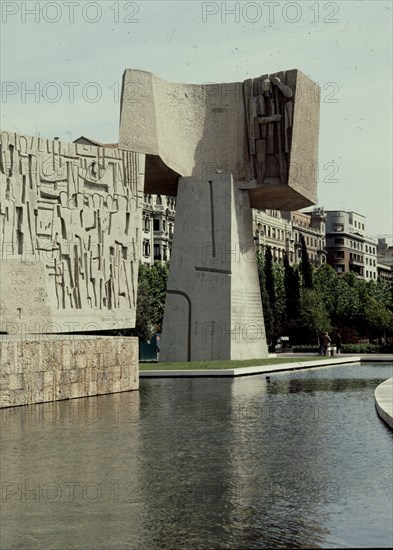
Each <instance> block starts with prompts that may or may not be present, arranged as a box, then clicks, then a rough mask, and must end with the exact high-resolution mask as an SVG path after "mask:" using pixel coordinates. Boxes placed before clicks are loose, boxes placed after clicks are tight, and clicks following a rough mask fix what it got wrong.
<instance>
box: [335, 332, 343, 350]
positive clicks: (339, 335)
mask: <svg viewBox="0 0 393 550" xmlns="http://www.w3.org/2000/svg"><path fill="white" fill-rule="evenodd" d="M341 344H342V339H341V334H340V333H339V332H337V336H336V348H337V353H341Z"/></svg>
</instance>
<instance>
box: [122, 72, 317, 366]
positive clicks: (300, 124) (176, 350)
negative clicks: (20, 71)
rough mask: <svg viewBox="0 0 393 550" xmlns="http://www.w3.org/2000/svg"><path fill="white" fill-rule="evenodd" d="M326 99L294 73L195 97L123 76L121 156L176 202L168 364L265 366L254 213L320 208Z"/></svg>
mask: <svg viewBox="0 0 393 550" xmlns="http://www.w3.org/2000/svg"><path fill="white" fill-rule="evenodd" d="M319 103H320V92H319V87H318V85H317V84H315V83H314V82H312V81H311V80H310V79H309V78H308V77H306V76H305V75H304V74H302V73H301V72H300V71H298V70H290V71H286V72H279V73H275V74H274V75H270V76H269V75H263V76H261V77H258V78H255V79H249V80H246V81H245V82H238V83H230V84H206V85H189V84H174V83H170V82H166V81H164V80H161V79H159V78H157V77H156V76H154V75H152V74H151V73H147V72H143V71H135V70H127V71H125V73H124V77H123V90H122V110H121V121H120V147H121V148H124V149H129V150H133V151H140V152H142V153H145V154H146V170H145V191H146V192H150V193H163V194H178V199H177V214H176V228H175V236H174V242H173V249H172V259H171V266H170V276H169V280H168V292H167V299H166V305H165V317H164V324H163V333H162V339H161V353H160V358H161V359H162V360H173V361H180V360H203V359H206V360H207V359H247V358H256V357H264V356H266V355H267V346H266V339H265V332H264V326H263V313H262V306H261V300H260V294H259V285H258V277H257V269H256V263H255V255H254V254H255V253H254V250H253V236H252V228H251V211H250V207H254V208H261V209H262V208H271V209H281V210H297V209H299V208H303V207H306V206H309V205H311V204H313V203H315V202H316V178H315V170H316V167H317V161H318V136H319Z"/></svg>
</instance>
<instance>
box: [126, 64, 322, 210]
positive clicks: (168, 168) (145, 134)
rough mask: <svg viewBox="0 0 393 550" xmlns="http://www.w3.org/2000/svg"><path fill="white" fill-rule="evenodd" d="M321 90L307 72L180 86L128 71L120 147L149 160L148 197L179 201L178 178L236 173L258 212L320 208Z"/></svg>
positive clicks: (291, 71) (141, 73) (140, 72)
mask: <svg viewBox="0 0 393 550" xmlns="http://www.w3.org/2000/svg"><path fill="white" fill-rule="evenodd" d="M319 104H320V90H319V86H318V85H317V84H315V83H314V82H313V81H312V80H310V79H309V78H308V77H307V76H305V75H304V74H303V73H301V71H299V70H296V69H294V70H289V71H285V72H278V73H274V75H267V74H265V75H263V76H260V77H257V78H254V79H249V80H246V81H245V82H232V83H222V84H197V85H196V84H177V83H173V82H167V81H165V80H162V79H160V78H158V77H157V76H155V75H153V74H152V73H149V72H145V71H139V70H132V69H128V70H126V71H125V73H124V76H123V89H122V104H121V119H120V147H121V148H123V149H128V150H131V151H139V152H141V153H145V154H146V155H147V159H146V187H145V189H146V192H150V193H164V194H171V195H175V194H176V192H177V183H178V177H179V175H180V176H186V177H187V176H194V177H199V178H204V179H206V180H208V179H209V178H210V176H212V175H213V174H215V173H216V172H217V171H222V172H225V173H231V174H232V175H233V177H234V180H235V181H236V182H238V183H239V184H241V185H242V186H243V187H245V188H248V189H249V190H250V200H251V206H252V207H255V208H275V209H282V210H297V209H299V208H303V207H305V206H309V205H311V204H314V203H315V202H316V188H317V183H316V181H317V178H316V171H317V162H318V136H319V108H320V107H319Z"/></svg>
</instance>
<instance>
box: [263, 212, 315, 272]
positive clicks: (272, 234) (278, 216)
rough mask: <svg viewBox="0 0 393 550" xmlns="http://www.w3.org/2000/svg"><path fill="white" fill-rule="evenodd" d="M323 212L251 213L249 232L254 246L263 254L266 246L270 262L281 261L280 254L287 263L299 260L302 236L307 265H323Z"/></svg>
mask: <svg viewBox="0 0 393 550" xmlns="http://www.w3.org/2000/svg"><path fill="white" fill-rule="evenodd" d="M325 217H326V216H325V212H324V210H323V209H321V208H315V209H314V210H313V211H312V212H300V211H295V212H280V211H278V210H254V211H253V229H254V239H255V243H256V246H257V247H258V248H259V249H260V250H263V249H264V248H265V247H266V246H270V248H271V250H272V256H273V260H274V261H282V260H283V258H284V251H286V252H287V254H288V259H289V262H290V263H297V262H299V261H300V258H301V245H300V237H301V235H303V237H304V241H305V243H306V247H307V251H308V255H309V258H310V261H311V263H314V264H315V265H321V264H322V263H324V262H325V261H326V250H325V244H326V243H325Z"/></svg>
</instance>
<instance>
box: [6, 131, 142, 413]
mask: <svg viewBox="0 0 393 550" xmlns="http://www.w3.org/2000/svg"><path fill="white" fill-rule="evenodd" d="M144 165H145V159H144V155H143V154H139V153H134V152H131V151H121V150H119V149H117V148H104V147H91V146H88V145H80V144H73V143H63V142H61V141H56V140H46V139H42V138H38V137H27V136H21V135H17V134H14V133H9V132H2V133H1V142H0V198H1V205H0V253H1V264H0V277H1V294H0V332H1V333H3V334H4V336H2V343H1V353H2V390H3V391H2V404H3V405H7V404H8V405H15V404H23V403H26V402H35V401H37V400H38V401H39V400H46V399H45V398H44V396H48V395H49V394H50V395H51V396H52V398H53V396H55V398H56V396H57V398H64V397H80V396H84V395H91V394H95V393H110V392H112V391H120V390H123V389H131V388H136V387H137V383H138V382H137V376H135V372H137V360H138V345H137V340H136V339H135V338H134V339H132V338H113V337H112V338H109V339H108V338H106V339H105V338H104V339H103V337H101V338H97V337H95V338H88V333H89V332H91V331H105V330H109V329H120V328H128V327H133V326H134V325H135V311H136V299H137V277H138V261H139V252H138V250H137V243H138V232H139V231H140V225H141V212H142V201H143V185H144ZM53 333H58V334H59V335H58V336H57V337H56V338H53V337H51V336H50V335H51V334H53ZM75 333H86V338H82V337H81V336H80V335H79V336H78V337H76V336H75ZM5 335H6V336H5ZM64 335H67V336H64ZM71 337H72V338H73V341H72V342H70V341H69V340H70V338H71ZM104 340H105V341H104ZM37 343H39V344H40V345H38V344H37ZM44 350H46V351H45V353H44ZM50 350H52V351H51V352H50ZM65 350H67V351H65ZM103 353H104V356H103V355H102V354H103ZM103 357H105V359H103ZM112 367H113V368H112ZM121 367H122V368H123V375H121V373H120V370H121ZM129 368H131V370H132V369H133V371H134V373H133V374H132V375H131V376H128V375H124V372H126V370H127V369H129ZM62 369H67V370H68V374H70V372H71V371H72V376H71V375H70V376H68V377H64V376H63V377H61V376H59V375H58V374H59V372H58V371H61V370H62ZM86 369H88V370H86ZM89 369H90V370H89ZM118 371H119V372H118ZM128 374H130V372H129V371H128ZM101 375H103V380H104V381H102V380H101V382H97V377H98V380H99V379H100V377H101V378H102V376H101ZM44 379H45V380H47V384H44ZM105 381H106V382H105ZM120 381H122V382H121V383H120ZM53 388H54V389H53ZM115 388H116V390H115Z"/></svg>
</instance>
